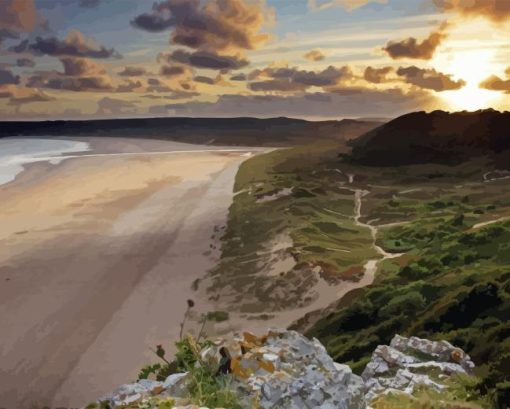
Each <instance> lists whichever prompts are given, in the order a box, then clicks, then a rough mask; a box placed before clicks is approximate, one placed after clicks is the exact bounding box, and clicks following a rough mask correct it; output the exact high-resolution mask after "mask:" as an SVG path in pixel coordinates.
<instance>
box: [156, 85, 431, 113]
mask: <svg viewBox="0 0 510 409" xmlns="http://www.w3.org/2000/svg"><path fill="white" fill-rule="evenodd" d="M430 101H431V96H430V94H429V93H427V92H423V91H416V92H414V91H413V92H410V93H404V92H403V91H401V90H399V89H390V90H385V91H379V90H372V89H364V88H359V89H350V90H349V92H345V93H344V94H342V93H333V92H329V93H312V94H307V93H300V94H297V95H289V96H282V95H235V94H234V95H223V96H221V97H219V99H218V100H217V101H216V102H214V103H213V102H211V103H208V102H188V103H182V104H166V105H155V106H153V107H151V108H150V113H152V114H154V115H175V116H181V115H182V116H187V115H188V116H189V115H192V116H204V117H206V116H218V117H225V116H257V117H274V116H290V117H317V118H339V117H349V116H359V113H360V112H363V113H364V114H365V115H372V116H396V115H399V114H402V113H403V112H408V111H410V110H415V109H418V108H421V107H422V106H423V105H424V104H425V103H428V102H430Z"/></svg>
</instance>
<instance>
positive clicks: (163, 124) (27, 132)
mask: <svg viewBox="0 0 510 409" xmlns="http://www.w3.org/2000/svg"><path fill="white" fill-rule="evenodd" d="M380 124H381V123H380V122H376V121H363V120H352V119H344V120H341V121H321V122H310V121H305V120H300V119H292V118H283V117H282V118H268V119H258V118H133V119H104V120H79V121H40V122H11V121H9V122H7V121H5V122H0V137H7V136H73V137H74V136H113V137H121V136H122V137H136V138H153V139H164V140H173V141H180V142H188V143H200V144H214V145H244V146H248V145H251V146H288V145H293V144H296V143H302V142H310V141H313V140H314V139H324V138H327V139H337V140H348V139H352V138H355V137H357V136H359V135H362V134H364V133H366V132H368V131H369V130H371V129H374V128H375V127H377V126H379V125H380Z"/></svg>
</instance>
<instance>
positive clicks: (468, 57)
mask: <svg viewBox="0 0 510 409" xmlns="http://www.w3.org/2000/svg"><path fill="white" fill-rule="evenodd" d="M439 65H443V64H439ZM495 68H496V67H495V64H494V55H493V51H492V50H467V51H461V52H455V53H454V54H453V55H452V56H451V57H450V58H449V61H447V62H445V64H444V68H441V69H442V70H444V72H446V73H452V75H453V77H454V78H456V79H462V80H464V81H465V82H466V85H465V86H464V87H462V88H461V89H459V90H454V91H444V92H442V93H441V95H440V96H441V98H442V99H443V100H445V101H446V103H447V104H448V106H450V107H451V108H452V109H455V110H468V111H473V110H477V109H483V108H489V107H491V106H493V105H494V104H495V103H496V102H497V100H498V99H499V98H500V97H501V93H500V92H497V91H490V90H487V89H482V88H480V86H479V84H480V83H481V82H482V81H483V80H485V79H486V78H488V77H489V76H490V75H491V74H492V73H494V71H495Z"/></svg>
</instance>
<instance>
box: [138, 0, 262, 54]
mask: <svg viewBox="0 0 510 409" xmlns="http://www.w3.org/2000/svg"><path fill="white" fill-rule="evenodd" d="M269 15H270V13H269V11H268V10H266V8H265V6H264V3H263V2H262V1H249V2H248V1H243V0H206V1H200V0H166V1H163V2H160V3H155V4H154V5H153V7H152V11H151V12H150V13H145V14H141V15H139V16H137V17H136V18H135V19H134V20H133V21H132V22H131V24H132V25H133V26H134V27H137V28H140V29H142V30H146V31H150V32H160V31H163V30H166V29H170V28H172V29H173V33H172V35H171V38H170V41H171V43H172V44H179V45H184V46H186V47H190V48H194V49H200V50H208V51H222V50H225V51H228V50H251V49H254V48H256V47H257V46H258V45H260V44H262V43H263V42H265V41H266V40H267V39H268V38H269V36H268V35H267V34H260V33H259V30H260V29H261V28H262V26H263V25H264V23H265V22H266V21H267V20H268V18H270V17H269Z"/></svg>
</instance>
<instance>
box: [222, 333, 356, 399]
mask: <svg viewBox="0 0 510 409" xmlns="http://www.w3.org/2000/svg"><path fill="white" fill-rule="evenodd" d="M238 342H239V343H240V344H241V345H242V346H243V348H242V349H243V350H244V351H245V353H244V354H243V355H242V356H240V357H236V358H235V359H233V360H232V374H233V375H234V376H235V377H236V379H237V383H238V385H239V387H240V388H244V389H245V390H246V391H247V392H246V393H248V395H249V396H251V399H252V400H253V399H257V400H258V405H259V407H260V408H261V409H269V408H281V409H302V408H307V407H309V408H324V409H327V408H331V409H333V408H340V409H358V408H364V407H365V403H364V385H363V382H362V379H361V378H360V377H359V376H356V375H354V374H353V373H352V371H351V369H350V368H349V367H348V366H346V365H340V364H337V363H335V362H334V361H333V359H332V358H331V357H330V356H329V355H328V353H327V352H326V349H325V348H324V346H323V345H322V344H321V343H320V342H319V341H318V340H316V339H314V340H312V341H310V340H309V339H307V338H305V337H303V336H302V335H300V334H298V333H297V332H295V331H270V332H269V333H268V334H267V336H265V337H260V338H256V337H254V336H253V335H251V334H250V335H248V336H247V335H246V334H245V335H244V337H243V339H240V340H239V341H238Z"/></svg>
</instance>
